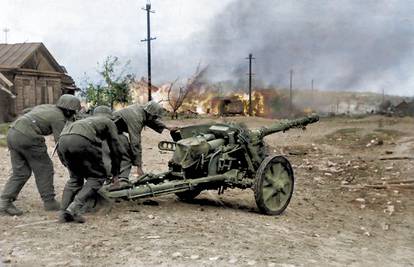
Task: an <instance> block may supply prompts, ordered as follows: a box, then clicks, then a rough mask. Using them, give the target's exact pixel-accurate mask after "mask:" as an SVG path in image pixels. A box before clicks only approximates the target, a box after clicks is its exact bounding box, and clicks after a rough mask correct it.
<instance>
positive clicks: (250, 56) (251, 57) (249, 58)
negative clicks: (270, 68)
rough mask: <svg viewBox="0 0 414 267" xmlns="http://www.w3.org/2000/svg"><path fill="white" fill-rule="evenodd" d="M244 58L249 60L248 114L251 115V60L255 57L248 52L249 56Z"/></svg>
mask: <svg viewBox="0 0 414 267" xmlns="http://www.w3.org/2000/svg"><path fill="white" fill-rule="evenodd" d="M246 59H248V60H249V73H248V75H249V116H252V115H253V107H252V76H253V75H254V74H253V73H252V60H253V59H255V58H254V57H253V55H252V54H251V53H250V54H249V57H247V58H246Z"/></svg>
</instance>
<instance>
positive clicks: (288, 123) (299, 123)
mask: <svg viewBox="0 0 414 267" xmlns="http://www.w3.org/2000/svg"><path fill="white" fill-rule="evenodd" d="M317 121H319V116H318V115H310V116H307V117H304V118H300V119H295V120H285V121H281V122H278V123H276V124H273V125H271V126H269V127H263V128H261V129H260V136H261V137H265V136H266V135H269V134H273V133H277V132H284V131H287V130H289V129H291V128H303V127H305V126H306V125H308V124H311V123H315V122H317Z"/></svg>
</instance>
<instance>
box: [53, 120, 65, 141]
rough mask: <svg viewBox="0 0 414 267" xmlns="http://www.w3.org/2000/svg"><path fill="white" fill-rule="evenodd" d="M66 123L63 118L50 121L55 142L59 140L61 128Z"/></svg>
mask: <svg viewBox="0 0 414 267" xmlns="http://www.w3.org/2000/svg"><path fill="white" fill-rule="evenodd" d="M65 125H66V121H65V120H57V121H55V122H53V123H52V134H53V138H54V139H55V143H56V142H57V141H58V140H59V136H60V134H61V133H62V130H63V128H64V127H65Z"/></svg>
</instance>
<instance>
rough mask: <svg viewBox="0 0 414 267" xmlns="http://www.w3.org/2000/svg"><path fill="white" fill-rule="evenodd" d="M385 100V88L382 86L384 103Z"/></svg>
mask: <svg viewBox="0 0 414 267" xmlns="http://www.w3.org/2000/svg"><path fill="white" fill-rule="evenodd" d="M384 102H385V89H384V88H382V104H383V105H384Z"/></svg>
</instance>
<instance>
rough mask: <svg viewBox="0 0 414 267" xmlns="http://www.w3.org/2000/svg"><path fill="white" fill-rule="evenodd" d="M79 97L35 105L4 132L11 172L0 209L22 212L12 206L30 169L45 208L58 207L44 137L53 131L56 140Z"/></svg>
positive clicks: (19, 213) (77, 106)
mask: <svg viewBox="0 0 414 267" xmlns="http://www.w3.org/2000/svg"><path fill="white" fill-rule="evenodd" d="M80 107H81V105H80V101H79V99H77V98H76V97H74V96H73V95H66V94H65V95H62V96H61V97H60V98H59V99H58V101H57V102H56V105H51V104H44V105H39V106H36V107H34V108H33V109H32V110H31V111H29V112H28V113H26V114H24V115H22V116H21V117H19V118H18V119H17V120H16V121H15V122H14V123H13V124H12V125H11V128H10V130H9V132H8V134H7V145H8V147H9V150H10V157H11V164H12V169H13V173H12V175H11V177H10V178H9V180H8V181H7V183H6V185H5V187H4V189H3V193H2V194H1V196H0V213H3V214H8V215H21V214H22V213H23V212H22V211H21V210H19V209H18V208H16V206H14V204H13V201H15V200H16V198H17V196H18V194H19V193H20V191H21V190H22V188H23V186H24V185H25V184H26V182H27V180H28V179H29V178H30V176H31V174H32V172H33V173H34V176H35V179H36V185H37V189H38V191H39V193H40V196H41V198H42V200H43V204H44V208H45V210H48V211H51V210H59V208H60V205H59V203H58V202H57V201H56V200H55V190H54V186H53V174H54V171H53V164H52V161H51V159H50V157H49V155H48V154H47V147H46V144H45V138H44V137H43V136H46V135H50V134H53V136H54V139H55V142H57V140H58V138H59V135H60V133H61V131H62V129H63V127H64V126H65V123H66V122H67V121H69V120H72V118H73V115H74V114H75V113H76V112H77V111H78V110H79V109H80Z"/></svg>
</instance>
